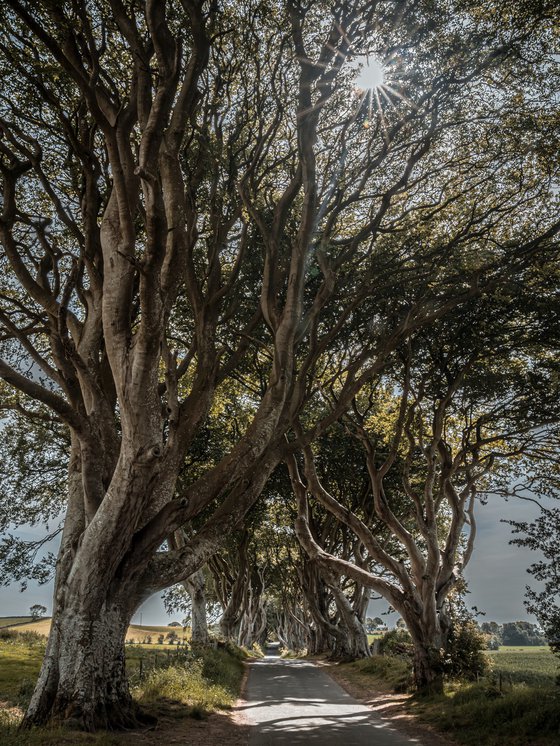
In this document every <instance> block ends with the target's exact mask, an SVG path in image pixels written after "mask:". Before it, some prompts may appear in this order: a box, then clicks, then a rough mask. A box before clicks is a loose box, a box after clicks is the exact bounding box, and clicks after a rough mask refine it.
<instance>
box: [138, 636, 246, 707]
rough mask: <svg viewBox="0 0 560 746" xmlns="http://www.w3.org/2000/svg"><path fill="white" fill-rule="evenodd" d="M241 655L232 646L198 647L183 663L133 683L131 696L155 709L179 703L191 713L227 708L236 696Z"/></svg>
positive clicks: (240, 675)
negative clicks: (134, 684)
mask: <svg viewBox="0 0 560 746" xmlns="http://www.w3.org/2000/svg"><path fill="white" fill-rule="evenodd" d="M244 657H245V655H244V654H243V653H241V652H240V653H237V652H236V651H234V650H233V649H232V648H217V649H214V648H201V649H200V650H198V651H197V652H196V653H193V654H192V656H191V657H190V659H189V660H188V661H186V662H184V663H178V664H171V665H169V666H168V667H166V668H159V669H154V670H153V671H151V672H150V673H149V674H148V675H147V677H146V679H145V680H144V681H142V682H140V683H138V684H137V685H136V687H134V689H133V694H134V697H135V699H137V701H138V702H140V703H141V704H144V705H151V706H152V707H155V708H156V709H158V708H161V707H162V706H167V705H168V704H171V705H175V706H177V705H181V706H182V707H183V708H184V709H183V713H184V714H188V715H190V716H191V717H205V716H206V715H208V714H209V713H211V712H214V711H216V710H224V709H228V708H230V707H231V706H232V705H233V704H234V702H235V700H236V699H237V697H238V696H239V690H240V687H241V681H242V679H243V671H244V668H243V659H244Z"/></svg>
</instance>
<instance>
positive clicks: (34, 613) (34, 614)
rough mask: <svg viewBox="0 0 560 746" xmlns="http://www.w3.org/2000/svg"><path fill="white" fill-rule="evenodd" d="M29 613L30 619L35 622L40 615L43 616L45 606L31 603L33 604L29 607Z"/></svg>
mask: <svg viewBox="0 0 560 746" xmlns="http://www.w3.org/2000/svg"><path fill="white" fill-rule="evenodd" d="M29 613H30V614H31V620H32V621H33V622H36V621H37V620H38V619H41V617H44V616H45V615H46V613H47V607H46V606H43V605H42V604H33V606H32V607H31V608H30V609H29Z"/></svg>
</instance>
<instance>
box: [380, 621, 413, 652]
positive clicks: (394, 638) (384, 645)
mask: <svg viewBox="0 0 560 746" xmlns="http://www.w3.org/2000/svg"><path fill="white" fill-rule="evenodd" d="M379 653H380V654H381V655H393V656H398V657H400V658H412V656H413V653H414V646H413V644H412V637H411V636H410V634H409V633H408V632H407V630H406V629H402V628H400V629H399V628H397V629H391V630H389V632H385V634H384V635H383V637H381V639H380V640H379Z"/></svg>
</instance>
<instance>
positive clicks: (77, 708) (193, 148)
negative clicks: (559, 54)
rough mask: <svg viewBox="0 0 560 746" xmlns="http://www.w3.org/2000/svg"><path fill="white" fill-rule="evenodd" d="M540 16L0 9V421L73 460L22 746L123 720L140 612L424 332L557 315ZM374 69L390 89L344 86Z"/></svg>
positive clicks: (510, 10)
mask: <svg viewBox="0 0 560 746" xmlns="http://www.w3.org/2000/svg"><path fill="white" fill-rule="evenodd" d="M554 14H555V4H554V3H552V2H551V3H548V2H540V1H539V2H534V3H530V4H527V3H521V2H513V3H510V4H509V5H508V7H507V8H503V7H502V5H501V3H493V2H491V3H485V4H483V5H481V4H479V3H478V2H471V1H470V0H402V2H396V3H386V4H383V3H376V2H373V3H372V2H370V1H369V0H368V2H348V1H346V0H333V1H327V0H309V1H308V2H299V0H286V1H285V2H261V1H259V2H257V1H256V0H244V1H243V2H229V3H225V4H223V5H220V4H218V3H215V2H207V1H206V0H168V1H167V2H161V1H159V0H126V1H125V0H90V1H89V2H74V1H70V0H68V1H64V2H51V1H50V0H38V1H36V0H34V1H33V2H31V0H7V1H6V3H4V5H3V6H2V8H1V9H0V25H1V27H2V30H3V32H4V33H3V35H2V39H1V40H0V73H1V75H2V79H3V90H2V92H1V93H0V180H1V188H2V198H1V199H2V201H1V211H2V212H1V217H0V243H1V246H2V253H1V255H0V263H1V267H2V273H1V275H0V329H1V332H0V346H1V358H0V377H1V378H2V379H3V381H4V382H5V386H6V389H5V390H6V392H7V395H6V398H5V401H4V406H5V407H7V408H8V409H10V411H11V412H12V413H13V416H15V417H17V418H25V419H26V420H28V421H29V422H31V423H36V424H37V427H38V428H39V430H38V432H42V433H44V432H45V431H44V430H43V431H41V430H40V428H41V427H44V425H41V423H44V422H45V417H46V418H47V420H50V421H53V422H55V423H56V426H57V428H58V427H59V426H60V428H61V432H62V433H63V435H62V437H63V438H64V443H65V446H64V448H65V449H66V450H65V452H66V454H67V456H66V464H65V466H66V468H67V479H66V488H65V494H64V495H63V497H62V501H60V493H59V492H58V491H57V494H56V499H55V500H54V501H53V502H51V501H50V498H48V495H47V494H46V493H42V494H45V502H44V504H43V506H42V507H40V508H38V509H37V515H39V513H40V511H41V510H43V511H46V512H47V513H48V512H49V511H52V512H54V510H55V508H54V507H53V506H54V505H56V510H58V508H59V507H60V505H62V504H63V505H64V510H65V519H64V529H63V533H62V541H61V548H60V553H59V556H58V559H57V567H56V590H55V598H54V605H53V618H54V620H55V623H54V624H53V631H52V632H51V636H50V639H49V643H48V650H47V655H46V658H45V662H44V665H43V669H42V672H41V675H40V677H39V681H38V684H37V688H36V691H35V694H34V696H33V698H32V701H31V704H30V707H29V710H28V713H27V717H26V724H27V725H31V724H33V723H43V722H45V721H47V720H49V719H50V718H52V717H63V718H72V719H75V720H78V721H79V722H81V723H82V724H83V725H84V727H86V728H90V729H91V728H94V727H96V726H97V725H99V724H102V725H106V724H109V725H111V726H118V725H125V726H126V725H130V724H134V723H135V722H137V717H138V713H136V712H135V711H134V708H133V706H132V703H131V699H130V695H129V692H128V685H127V682H126V677H125V672H124V656H123V654H122V644H123V640H124V634H125V630H126V627H127V624H128V621H129V619H130V618H131V615H132V614H133V613H134V610H135V609H136V608H137V607H138V605H139V604H140V603H141V602H142V601H143V600H144V599H145V598H147V597H148V596H149V595H151V594H152V593H154V592H156V591H158V590H161V589H164V588H166V587H168V586H170V585H172V584H174V583H177V582H182V581H186V580H187V578H189V577H191V576H192V575H193V573H195V572H197V571H198V570H199V569H200V568H201V567H202V566H203V565H204V564H205V563H206V562H207V561H208V560H209V559H210V558H211V557H212V556H213V555H214V554H215V553H216V551H217V550H218V549H219V547H220V546H221V543H222V542H223V539H224V537H225V536H227V535H228V534H229V533H230V532H231V531H233V530H234V529H236V528H237V527H239V526H240V525H241V524H242V523H243V520H244V517H245V515H246V514H247V512H248V511H249V510H250V509H251V507H252V506H253V505H254V503H255V502H256V501H257V500H258V498H259V495H260V494H261V492H262V490H263V488H264V486H265V484H266V482H267V480H268V478H269V477H270V475H271V474H272V473H273V471H274V469H275V468H276V467H277V466H278V464H279V463H281V462H282V461H288V462H289V463H291V464H292V466H293V465H294V463H295V462H297V458H298V454H299V453H300V452H301V451H302V450H303V451H304V452H305V453H306V456H307V457H308V464H310V463H311V459H310V458H309V455H310V454H312V449H313V443H314V442H316V441H317V439H318V438H320V437H321V436H323V435H324V434H325V433H326V432H327V431H328V430H329V428H330V427H331V426H333V424H334V423H336V422H337V421H338V420H340V419H341V418H343V416H346V415H348V414H349V413H350V414H351V413H352V411H353V402H356V401H357V399H359V397H360V392H362V390H364V387H365V388H366V389H368V390H370V389H375V387H376V386H377V385H378V382H379V378H380V376H381V374H384V375H385V374H386V373H387V371H390V370H396V369H398V368H399V366H401V368H402V364H403V363H402V361H403V359H405V358H406V350H407V349H417V347H414V345H415V344H416V342H415V340H416V339H417V338H418V339H427V338H428V337H429V336H430V331H429V330H432V339H434V344H437V340H436V339H435V337H433V334H434V333H438V332H437V330H439V329H440V327H439V326H438V324H442V325H443V326H442V327H441V328H442V329H444V330H445V332H444V334H445V335H446V336H447V337H448V338H449V339H451V338H452V337H453V333H454V332H453V324H454V323H455V322H454V320H457V319H458V318H460V317H461V313H462V309H466V310H465V313H469V312H470V310H469V309H471V308H473V304H474V307H476V308H478V306H477V305H476V304H477V303H478V302H480V303H482V304H489V303H491V300H490V299H492V298H494V299H496V298H498V299H500V298H502V299H503V297H504V294H505V295H507V293H510V292H512V288H513V286H514V285H515V282H520V283H523V284H525V285H528V286H531V287H532V288H533V289H534V288H536V287H537V286H538V284H539V282H540V281H541V279H544V281H545V282H546V283H548V285H549V286H550V290H549V294H550V295H552V293H553V292H554V291H553V287H555V285H554V282H555V280H557V276H555V275H554V272H553V271H552V270H551V269H550V268H551V267H552V266H553V262H554V260H555V259H556V258H557V253H558V242H557V238H556V237H557V233H558V229H559V227H560V222H559V219H558V194H557V192H556V191H555V188H556V185H557V175H558V160H557V159H558V149H557V145H558V128H557V127H555V124H557V116H558V113H557V111H556V108H555V91H557V83H558V69H557V68H558V65H557V59H556V58H555V57H554V55H553V54H552V41H553V39H554ZM370 57H375V58H377V59H378V60H380V61H381V63H382V64H383V67H384V70H385V72H384V82H383V84H382V85H378V86H377V87H374V88H372V89H370V90H366V91H363V90H359V89H358V87H357V85H356V79H357V75H358V68H359V67H360V65H363V64H364V62H367V60H368V59H369V58H370ZM544 306H546V304H544ZM505 307H506V306H505V304H504V303H501V304H500V308H501V309H502V312H504V309H505ZM532 310H534V313H535V314H537V315H538V310H539V309H536V308H535V309H532ZM541 310H542V308H541ZM506 313H507V311H506ZM543 313H544V311H543ZM516 318H519V316H518V315H517V316H516ZM473 320H474V321H473V323H475V324H482V325H484V324H485V322H484V320H483V318H482V315H481V313H479V312H473ZM491 322H492V324H499V323H500V320H499V319H496V318H492V319H491ZM445 324H448V325H447V326H445ZM477 329H478V327H476V328H473V329H471V330H470V332H471V334H472V335H473V336H474V337H475V340H474V341H473V344H472V346H473V348H474V349H478V348H477V344H476V331H477ZM434 330H436V331H435V332H434ZM460 331H461V334H463V333H466V325H462V326H461V327H460ZM537 332H538V330H537ZM537 332H536V333H537ZM424 333H426V337H425V338H424V337H421V335H422V334H424ZM490 337H491V334H490V336H489V333H488V334H487V333H486V330H485V334H484V335H483V337H482V338H483V339H485V340H488V339H489V338H490ZM537 337H538V333H537ZM532 338H535V337H534V336H533V337H532ZM535 339H536V338H535ZM421 344H422V343H421V342H419V343H418V345H421ZM488 344H491V339H490V341H489V342H488ZM535 344H537V342H535ZM524 354H526V352H524ZM403 355H404V358H403ZM467 357H468V355H467ZM436 358H437V355H436ZM540 362H542V369H543V371H545V373H543V375H545V378H546V370H547V367H546V366H547V362H546V360H545V358H544V357H541V358H540ZM465 364H467V362H466V360H465V359H463V358H461V365H465ZM405 367H406V366H405ZM483 373H484V375H485V376H486V375H487V373H489V371H488V370H486V371H484V372H483ZM387 374H388V373H387ZM537 374H538V375H540V370H539V371H537V373H536V374H535V375H537ZM442 375H443V377H444V379H445V380H444V381H443V384H442V385H444V384H445V386H447V387H448V388H449V386H451V387H452V388H453V384H452V382H451V380H450V379H448V378H445V376H446V372H445V371H443V372H442ZM453 375H459V373H458V372H456V373H454V374H453ZM453 375H452V378H453ZM522 375H525V374H524V373H523V374H522ZM496 376H497V377H498V378H499V371H497V372H496ZM479 380H480V378H479ZM393 385H394V386H397V387H398V386H401V387H407V386H408V384H407V383H406V376H405V379H404V381H403V379H402V378H398V377H397V379H395V380H394V383H393ZM435 385H436V384H435V382H433V383H432V386H435ZM477 385H478V384H476V382H475V383H473V388H474V389H476V387H477ZM445 386H444V389H445ZM333 395H334V396H333ZM430 395H431V396H432V397H433V401H436V400H437V399H441V398H440V397H439V393H438V391H436V390H435V389H434V390H433V391H430ZM434 397H435V398H434ZM401 399H402V401H405V405H403V407H404V409H403V414H402V417H401V419H402V418H404V421H405V422H406V421H407V417H408V413H409V407H410V406H412V404H411V403H410V401H409V400H408V399H407V398H406V397H401ZM446 401H447V399H446V396H445V394H444V395H443V399H441V402H446ZM326 402H328V406H327V405H326ZM441 406H443V404H442V405H441ZM527 406H528V410H527V411H531V407H530V406H529V405H527ZM440 408H441V407H440ZM436 409H437V406H436ZM539 411H540V410H539ZM219 422H221V423H222V425H223V426H224V431H223V432H225V433H226V435H225V436H223V435H220V428H219V427H218V423H219ZM435 427H436V431H437V428H438V427H439V426H438V425H437V423H436V425H435ZM409 429H410V428H409ZM57 432H58V430H57ZM410 432H412V429H410ZM438 432H439V431H438ZM208 434H210V435H211V436H212V437H211V438H210V443H208V442H207V440H208V439H207V437H206V436H207V435H208ZM42 437H43V436H42ZM415 437H416V438H419V431H418V433H417V435H416V436H415ZM439 441H440V442H441V438H440V439H439ZM469 442H470V441H469ZM208 445H210V446H211V448H208V447H207V446H208ZM438 449H439V450H438ZM397 450H398V449H397ZM412 450H414V449H412ZM436 450H437V451H438V453H440V454H441V453H442V450H441V448H440V447H439V445H437V446H436V445H433V448H432V451H433V452H434V454H435V452H436ZM443 450H445V447H444V449H443ZM475 450H476V449H475ZM472 454H473V452H472V449H471V451H470V452H469V455H468V458H469V459H471V458H472V457H473V455H472ZM413 455H414V454H412V456H413ZM412 456H411V457H412ZM44 458H45V459H47V458H48V453H45V454H44ZM426 468H427V469H428V470H429V469H430V468H431V466H430V464H429V463H428V464H427V466H426ZM306 473H307V477H308V479H310V480H311V479H312V476H313V472H312V471H311V469H308V470H307V472H306ZM380 505H381V503H380V502H379V500H378V502H377V506H378V507H379V506H380ZM395 526H396V524H393V525H391V526H390V528H391V529H392V530H394V529H395ZM407 530H408V529H407ZM399 531H400V529H399ZM401 533H402V532H401ZM402 535H403V536H404V533H402ZM434 546H435V545H434ZM434 551H435V549H434ZM332 588H333V593H335V594H336V593H337V588H338V586H337V585H336V584H334V585H333V586H332ZM340 602H341V603H342V604H343V605H344V599H342V598H340ZM62 651H64V655H63V654H62Z"/></svg>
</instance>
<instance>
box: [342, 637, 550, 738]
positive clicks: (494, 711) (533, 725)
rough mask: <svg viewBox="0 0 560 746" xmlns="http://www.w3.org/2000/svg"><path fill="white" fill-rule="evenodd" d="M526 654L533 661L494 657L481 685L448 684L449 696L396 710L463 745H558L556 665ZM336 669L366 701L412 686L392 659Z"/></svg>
mask: <svg viewBox="0 0 560 746" xmlns="http://www.w3.org/2000/svg"><path fill="white" fill-rule="evenodd" d="M527 655H528V656H530V657H527V656H525V655H523V653H522V652H521V651H520V652H519V653H516V652H513V653H512V652H510V651H504V653H501V654H500V653H498V654H496V655H495V656H494V657H493V660H494V667H493V673H492V675H491V676H490V677H489V678H487V679H484V680H483V681H480V682H479V683H468V682H449V683H448V684H447V685H446V690H445V693H444V694H443V695H439V696H432V697H420V696H416V695H408V696H403V697H402V699H401V700H400V704H398V705H395V707H396V708H397V709H398V708H400V709H401V711H403V710H404V711H405V712H408V713H410V714H412V715H414V716H415V718H416V719H417V721H418V722H419V723H426V724H427V725H429V726H431V727H432V728H434V729H435V730H436V731H438V732H440V733H442V734H444V735H446V736H449V737H450V738H452V739H453V740H454V741H455V742H457V743H460V744H465V746H553V744H555V745H556V746H557V745H558V744H560V687H558V686H556V685H555V684H554V679H555V673H556V668H557V662H556V661H555V659H554V657H553V656H552V655H550V654H547V653H546V652H543V653H542V654H541V656H540V657H539V656H538V654H535V653H528V654H527ZM512 656H513V657H512ZM531 664H533V668H531ZM336 668H337V670H338V673H339V674H340V675H341V676H342V682H341V683H343V684H344V683H345V681H346V682H347V683H349V684H350V685H351V687H352V688H353V693H354V695H355V696H360V697H361V698H363V699H365V700H371V699H372V698H374V697H375V695H376V693H378V692H386V691H387V690H392V691H395V692H404V691H406V689H407V687H408V685H409V684H410V668H409V664H408V663H407V662H406V661H404V660H402V659H398V658H394V657H390V656H387V657H383V656H375V657H373V658H370V659H365V660H360V661H354V662H352V663H344V664H340V665H339V666H337V667H336ZM500 673H501V674H502V679H501V685H502V690H501V691H500V686H499V681H500V677H499V674H500ZM333 674H334V675H335V678H339V676H338V675H336V673H335V672H333ZM339 680H340V679H339Z"/></svg>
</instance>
